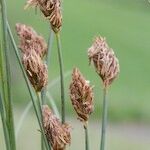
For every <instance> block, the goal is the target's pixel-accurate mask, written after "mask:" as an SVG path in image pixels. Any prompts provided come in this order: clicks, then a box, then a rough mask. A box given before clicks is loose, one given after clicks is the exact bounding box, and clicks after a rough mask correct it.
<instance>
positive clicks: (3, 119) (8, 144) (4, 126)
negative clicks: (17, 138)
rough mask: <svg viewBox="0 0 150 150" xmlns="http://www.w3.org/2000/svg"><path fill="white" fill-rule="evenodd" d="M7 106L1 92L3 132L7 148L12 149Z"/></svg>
mask: <svg viewBox="0 0 150 150" xmlns="http://www.w3.org/2000/svg"><path fill="white" fill-rule="evenodd" d="M5 112H6V111H5V107H4V101H3V99H2V97H1V94H0V113H1V119H2V124H3V132H4V138H5V144H6V149H7V150H11V147H10V139H9V133H8V128H7V124H6V114H5Z"/></svg>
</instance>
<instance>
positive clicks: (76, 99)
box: [70, 68, 94, 123]
mask: <svg viewBox="0 0 150 150" xmlns="http://www.w3.org/2000/svg"><path fill="white" fill-rule="evenodd" d="M93 97H94V96H93V88H92V87H91V86H90V84H89V81H86V80H85V78H84V77H83V75H82V74H81V73H80V71H79V69H77V68H74V69H73V73H72V81H71V84H70V98H71V101H72V105H73V107H74V109H75V111H76V113H77V115H78V118H79V120H80V121H82V122H84V123H86V122H87V121H88V118H89V115H90V114H91V113H92V112H93V109H94V106H93Z"/></svg>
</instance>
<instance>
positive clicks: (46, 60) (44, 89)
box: [41, 29, 54, 150]
mask: <svg viewBox="0 0 150 150" xmlns="http://www.w3.org/2000/svg"><path fill="white" fill-rule="evenodd" d="M53 35H54V34H53V31H52V29H51V30H50V36H49V39H48V52H47V55H46V58H45V63H46V64H47V66H48V64H49V60H50V54H51V49H52V42H53ZM46 91H47V87H45V88H43V89H42V91H41V100H42V105H44V104H45V102H46ZM41 149H42V150H44V149H45V148H44V142H43V136H42V135H41Z"/></svg>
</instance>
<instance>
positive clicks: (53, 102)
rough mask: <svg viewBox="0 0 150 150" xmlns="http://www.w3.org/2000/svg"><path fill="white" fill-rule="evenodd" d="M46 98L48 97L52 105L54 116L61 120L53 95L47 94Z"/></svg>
mask: <svg viewBox="0 0 150 150" xmlns="http://www.w3.org/2000/svg"><path fill="white" fill-rule="evenodd" d="M46 96H47V98H48V101H49V103H50V105H51V107H52V109H53V111H54V114H55V115H56V116H57V117H58V118H60V114H59V111H58V108H57V105H56V103H55V101H54V99H53V97H52V96H51V94H50V93H49V92H47V93H46Z"/></svg>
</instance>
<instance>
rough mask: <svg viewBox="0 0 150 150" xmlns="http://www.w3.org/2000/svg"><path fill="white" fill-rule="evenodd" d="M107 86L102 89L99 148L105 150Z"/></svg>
mask: <svg viewBox="0 0 150 150" xmlns="http://www.w3.org/2000/svg"><path fill="white" fill-rule="evenodd" d="M107 105H108V102H107V88H104V90H103V112H102V130H101V145H100V150H105V139H106V127H107V107H108V106H107Z"/></svg>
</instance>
